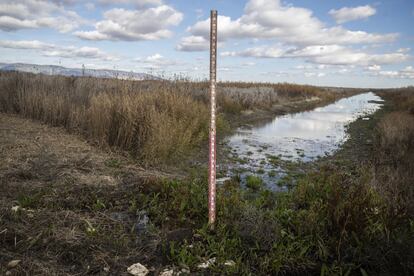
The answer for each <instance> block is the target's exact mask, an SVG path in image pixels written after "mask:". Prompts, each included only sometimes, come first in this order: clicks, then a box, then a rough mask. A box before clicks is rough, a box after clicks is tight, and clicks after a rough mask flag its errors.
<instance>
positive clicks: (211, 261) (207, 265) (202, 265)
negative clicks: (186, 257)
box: [197, 258, 216, 268]
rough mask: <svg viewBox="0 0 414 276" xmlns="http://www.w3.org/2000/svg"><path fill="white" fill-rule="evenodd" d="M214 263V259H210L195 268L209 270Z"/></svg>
mask: <svg viewBox="0 0 414 276" xmlns="http://www.w3.org/2000/svg"><path fill="white" fill-rule="evenodd" d="M215 262H216V258H211V259H210V260H208V261H206V262H204V263H201V264H199V265H198V266H197V268H209V267H210V266H211V265H213V264H214V263H215Z"/></svg>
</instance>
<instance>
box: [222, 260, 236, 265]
mask: <svg viewBox="0 0 414 276" xmlns="http://www.w3.org/2000/svg"><path fill="white" fill-rule="evenodd" d="M224 265H228V266H235V265H236V263H235V262H234V261H232V260H227V261H225V262H224Z"/></svg>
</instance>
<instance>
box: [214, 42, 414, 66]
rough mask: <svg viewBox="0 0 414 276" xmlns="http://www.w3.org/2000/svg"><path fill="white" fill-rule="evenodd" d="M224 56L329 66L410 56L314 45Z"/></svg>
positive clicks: (254, 49) (262, 49) (252, 49)
mask: <svg viewBox="0 0 414 276" xmlns="http://www.w3.org/2000/svg"><path fill="white" fill-rule="evenodd" d="M221 55H222V56H241V57H255V58H303V59H305V60H306V61H307V62H311V63H316V64H320V65H323V66H327V65H360V66H369V65H374V64H392V63H398V62H403V61H406V60H408V59H409V58H410V56H409V55H408V54H405V53H400V52H395V53H387V54H368V53H365V52H362V51H359V50H354V49H351V48H348V47H345V46H341V45H312V46H306V47H303V48H294V49H287V50H283V49H281V48H275V47H263V46H262V47H255V48H249V49H247V50H244V51H238V52H223V53H222V54H221ZM319 69H323V68H319Z"/></svg>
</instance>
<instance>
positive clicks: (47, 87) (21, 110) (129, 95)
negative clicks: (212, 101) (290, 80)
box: [0, 72, 343, 165]
mask: <svg viewBox="0 0 414 276" xmlns="http://www.w3.org/2000/svg"><path fill="white" fill-rule="evenodd" d="M340 96H343V93H340V92H332V91H330V90H325V89H321V88H317V87H312V86H302V85H293V84H260V85H259V86H258V84H254V83H222V84H220V89H219V96H218V106H219V111H220V113H221V114H220V116H219V117H218V122H217V123H218V128H219V132H222V131H221V130H223V129H224V128H225V127H226V125H227V124H226V122H225V121H224V119H223V118H225V117H226V116H222V115H223V114H224V115H226V114H239V113H240V112H241V111H243V110H246V109H265V110H266V109H267V110H268V109H271V108H272V106H274V105H276V104H284V103H289V102H292V101H307V100H309V99H312V100H316V101H317V102H319V101H326V100H329V99H334V98H337V97H340ZM208 102H209V98H208V84H207V83H206V82H189V81H186V80H176V81H167V80H154V81H127V80H116V79H97V78H81V77H78V78H75V77H62V76H45V75H34V74H27V73H17V72H1V73H0V112H8V113H18V114H21V115H23V116H24V117H27V118H32V119H36V120H40V121H42V122H44V123H47V124H50V125H52V126H62V127H64V128H66V129H68V130H70V131H72V132H74V133H79V134H81V135H83V136H84V137H86V138H87V139H88V140H89V141H90V142H92V143H94V144H97V145H100V146H103V147H106V146H109V147H113V148H119V149H121V150H125V151H128V152H129V153H131V154H132V155H133V156H134V157H135V158H136V159H137V160H140V162H141V163H142V164H151V165H154V164H158V165H159V164H160V163H165V162H167V163H168V162H170V163H171V162H175V161H177V160H179V159H181V158H184V157H185V156H186V155H187V154H188V153H189V152H191V151H192V150H194V149H195V148H197V147H199V146H200V144H201V142H202V141H205V140H206V139H207V137H208V116H209V113H208V112H209V109H208Z"/></svg>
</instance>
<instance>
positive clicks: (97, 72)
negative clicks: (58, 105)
mask: <svg viewBox="0 0 414 276" xmlns="http://www.w3.org/2000/svg"><path fill="white" fill-rule="evenodd" d="M0 70H2V71H18V72H28V73H34V74H39V73H40V74H45V75H61V76H75V77H78V76H86V77H96V78H118V79H128V80H154V79H160V78H158V77H155V76H153V75H150V74H146V73H135V72H127V71H121V70H111V69H87V68H85V69H83V68H66V67H63V66H57V65H38V64H27V63H0Z"/></svg>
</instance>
